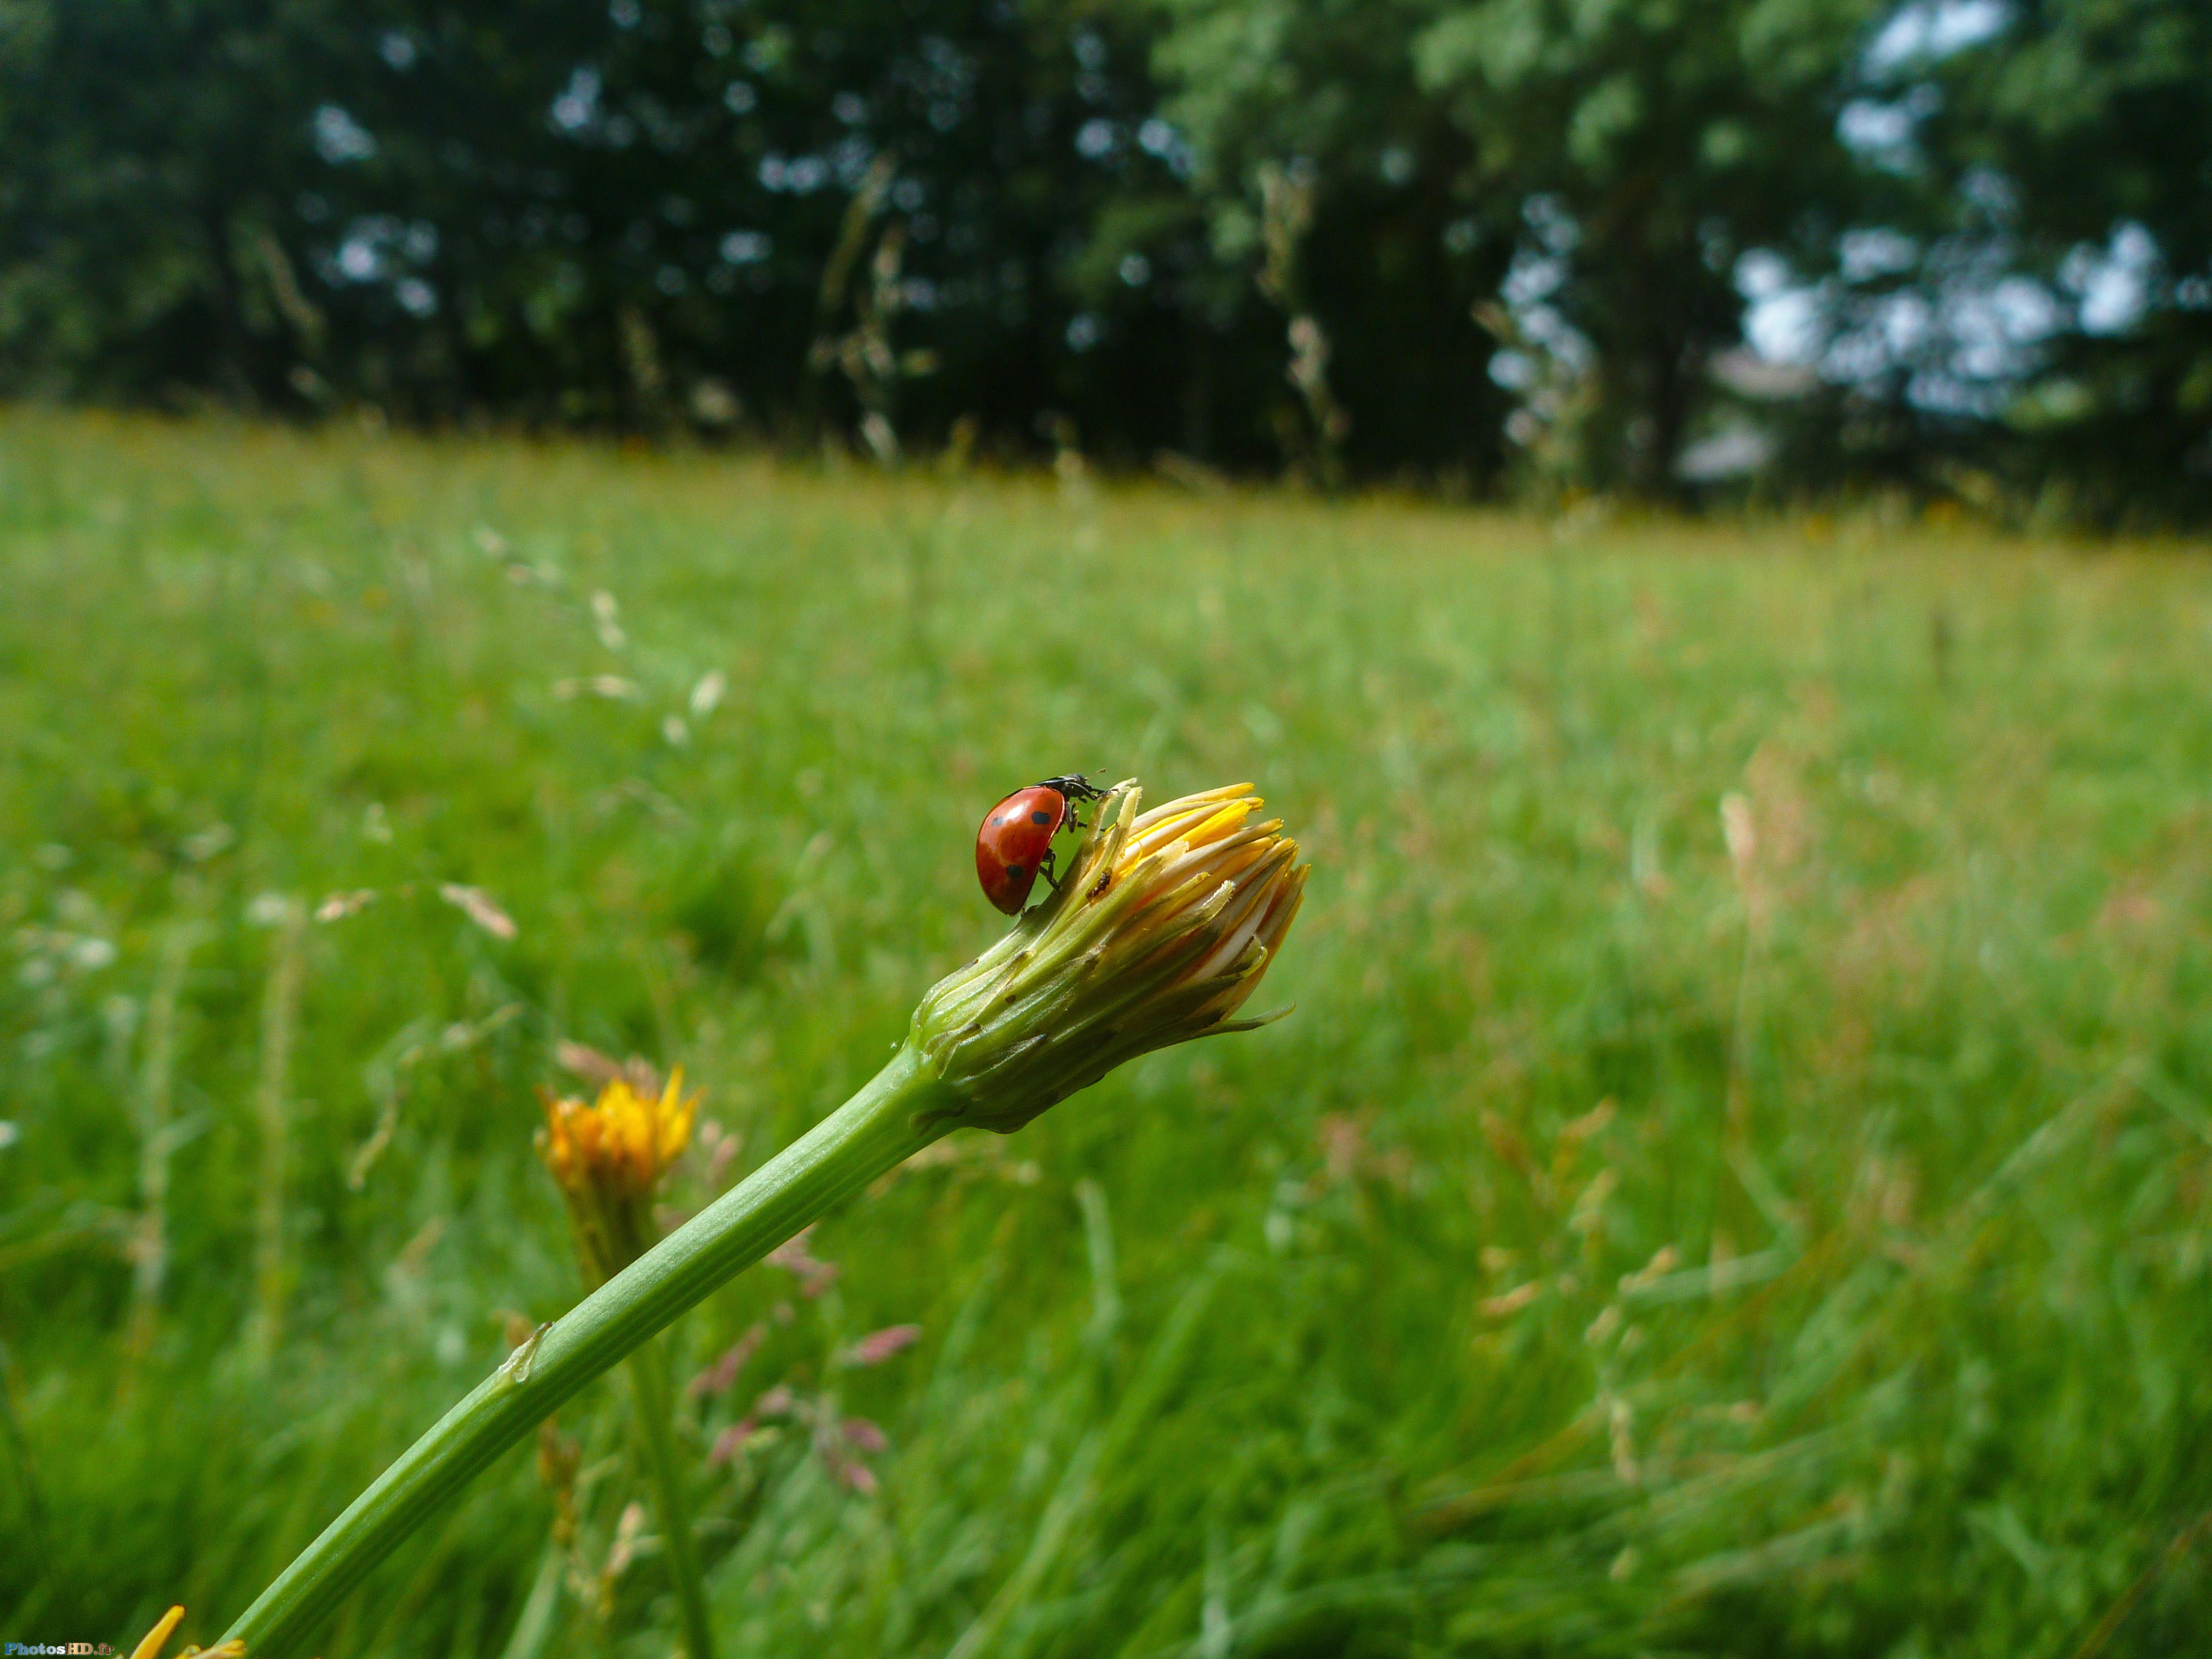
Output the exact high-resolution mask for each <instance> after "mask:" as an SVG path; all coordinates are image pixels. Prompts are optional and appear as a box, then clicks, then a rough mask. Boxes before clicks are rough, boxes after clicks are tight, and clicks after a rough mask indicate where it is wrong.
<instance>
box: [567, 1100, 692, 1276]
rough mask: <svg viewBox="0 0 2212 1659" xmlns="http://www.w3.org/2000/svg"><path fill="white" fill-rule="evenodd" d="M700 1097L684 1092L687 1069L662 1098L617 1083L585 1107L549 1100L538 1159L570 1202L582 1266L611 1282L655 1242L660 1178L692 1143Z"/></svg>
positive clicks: (579, 1102)
mask: <svg viewBox="0 0 2212 1659" xmlns="http://www.w3.org/2000/svg"><path fill="white" fill-rule="evenodd" d="M698 1110H699V1094H698V1091H696V1090H695V1091H693V1092H692V1093H691V1094H690V1095H688V1096H687V1095H685V1094H684V1068H683V1067H682V1066H678V1067H677V1068H676V1069H675V1070H674V1071H673V1072H671V1073H669V1077H668V1084H667V1086H666V1087H665V1088H664V1089H663V1090H662V1091H660V1093H659V1096H658V1097H655V1096H654V1095H653V1093H652V1092H651V1091H649V1090H640V1089H637V1088H635V1087H634V1086H633V1085H631V1084H630V1082H629V1080H628V1079H623V1078H616V1079H613V1080H612V1081H611V1082H609V1083H608V1084H607V1085H606V1086H605V1088H603V1089H601V1090H600V1091H599V1098H598V1099H597V1100H596V1101H593V1102H592V1103H590V1104H588V1105H587V1104H586V1103H584V1102H583V1101H580V1100H567V1099H560V1098H556V1097H553V1096H550V1095H549V1096H548V1097H546V1100H545V1127H544V1128H543V1129H541V1130H539V1131H538V1156H539V1157H541V1158H544V1160H545V1167H546V1168H547V1169H548V1170H551V1171H552V1174H553V1179H554V1181H555V1182H556V1183H557V1184H558V1185H559V1187H560V1188H561V1194H562V1197H563V1198H565V1199H566V1200H568V1214H569V1218H570V1220H571V1222H572V1223H573V1224H574V1229H575V1232H576V1242H577V1246H578V1249H579V1250H580V1253H581V1254H582V1255H583V1258H584V1263H585V1266H586V1268H587V1269H589V1270H590V1271H591V1272H592V1273H593V1274H594V1275H595V1276H596V1277H599V1278H601V1279H611V1278H612V1277H613V1276H614V1275H615V1274H616V1273H619V1272H621V1271H622V1269H623V1267H627V1266H629V1263H630V1262H631V1261H635V1259H636V1258H637V1257H638V1255H641V1253H642V1252H643V1250H644V1249H645V1248H646V1246H647V1244H649V1243H651V1242H652V1219H651V1215H650V1211H649V1205H650V1201H651V1200H652V1196H653V1189H654V1188H656V1187H658V1186H659V1184H660V1180H661V1177H662V1176H665V1175H666V1174H667V1173H668V1170H669V1168H670V1166H671V1165H672V1164H674V1163H675V1162H676V1160H677V1159H678V1158H680V1157H682V1156H683V1153H684V1148H685V1147H686V1146H690V1144H691V1124H692V1121H693V1120H694V1119H695V1118H696V1116H697V1115H698Z"/></svg>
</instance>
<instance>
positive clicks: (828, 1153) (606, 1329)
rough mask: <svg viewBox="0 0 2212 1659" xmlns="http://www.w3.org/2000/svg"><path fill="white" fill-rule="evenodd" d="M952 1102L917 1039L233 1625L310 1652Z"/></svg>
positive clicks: (484, 1401)
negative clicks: (355, 1604) (548, 1438)
mask: <svg viewBox="0 0 2212 1659" xmlns="http://www.w3.org/2000/svg"><path fill="white" fill-rule="evenodd" d="M956 1110H957V1102H956V1101H955V1100H953V1099H952V1098H951V1091H950V1090H948V1089H947V1088H946V1087H945V1085H943V1084H941V1083H939V1081H938V1080H937V1079H936V1078H935V1076H934V1075H933V1073H931V1071H930V1070H929V1068H928V1067H927V1065H925V1063H924V1062H923V1061H922V1060H921V1056H920V1055H919V1054H916V1053H915V1051H914V1049H913V1048H910V1047H908V1048H901V1049H900V1050H899V1051H898V1053H897V1054H895V1055H893V1056H892V1058H891V1062H890V1065H888V1066H884V1069H883V1070H882V1071H881V1072H878V1073H877V1074H876V1075H875V1077H874V1078H873V1079H871V1080H870V1081H869V1082H868V1084H867V1085H866V1086H865V1087H863V1088H862V1089H861V1090H860V1092H859V1093H858V1094H856V1095H854V1097H852V1098H851V1099H850V1100H848V1101H847V1102H846V1103H844V1104H843V1105H842V1106H841V1107H839V1108H838V1109H836V1111H835V1112H832V1113H831V1114H830V1115H829V1116H828V1117H826V1118H824V1119H823V1121H821V1122H820V1123H818V1124H817V1125H815V1127H813V1128H812V1129H811V1130H810V1131H808V1132H807V1133H806V1134H805V1135H804V1136H802V1137H801V1138H800V1139H798V1140H796V1141H794V1142H793V1144H792V1145H791V1146H787V1147H786V1148H785V1149H784V1150H783V1151H782V1152H780V1153H778V1154H777V1155H776V1156H775V1158H771V1159H770V1160H769V1162H768V1163H766V1164H763V1165H762V1166H761V1167H760V1168H759V1169H758V1170H755V1171H754V1172H753V1173H752V1174H751V1175H750V1176H747V1177H746V1178H745V1180H744V1181H743V1182H739V1183H738V1185H737V1186H736V1187H734V1188H732V1189H731V1190H730V1191H728V1192H727V1193H725V1194H723V1195H722V1196H721V1197H720V1198H719V1199H717V1200H715V1201H714V1203H713V1204H711V1205H709V1206H708V1207H707V1208H706V1209H704V1210H702V1211H701V1212H699V1213H698V1214H697V1215H696V1216H694V1217H692V1218H691V1219H690V1221H688V1222H686V1223H685V1224H684V1225H683V1226H682V1227H679V1228H678V1229H677V1231H674V1232H673V1233H671V1234H670V1235H669V1236H668V1237H666V1238H665V1239H663V1240H662V1241H661V1242H660V1243H659V1244H658V1245H656V1246H654V1247H653V1249H651V1250H649V1251H647V1253H646V1254H645V1255H642V1256H641V1257H639V1258H638V1260H637V1261H634V1262H632V1263H631V1264H630V1265H629V1267H625V1268H624V1269H623V1271H622V1272H621V1273H617V1275H616V1276H615V1277H614V1278H612V1279H609V1280H608V1281H607V1282H606V1283H605V1285H601V1286H600V1287H599V1289H598V1290H597V1291H593V1292H592V1294H591V1295H590V1296H588V1297H585V1299H584V1300H583V1301H581V1302H580V1303H578V1304H576V1306H575V1307H574V1308H573V1309H571V1310H569V1311H568V1314H567V1315H566V1316H563V1317H562V1319H560V1320H559V1321H558V1322H556V1323H554V1324H553V1325H551V1326H549V1327H548V1328H546V1329H545V1330H544V1332H542V1333H541V1334H540V1335H539V1336H538V1339H536V1340H535V1342H534V1345H532V1346H529V1347H526V1348H525V1349H522V1350H518V1351H517V1352H516V1354H515V1356H514V1358H512V1359H510V1360H509V1362H508V1363H507V1364H506V1365H503V1366H501V1368H500V1370H498V1371H496V1372H495V1373H494V1374H493V1375H492V1376H489V1377H488V1378H486V1379H485V1380H484V1381H483V1383H480V1384H478V1385H477V1388H476V1389H475V1390H474V1391H473V1392H472V1393H471V1394H470V1395H469V1396H468V1397H467V1398H466V1399H465V1400H463V1401H461V1402H460V1404H459V1405H458V1406H455V1407H453V1409H452V1410H451V1411H449V1412H447V1413H446V1415H445V1416H444V1417H443V1418H441V1419H439V1421H438V1422H437V1423H436V1425H434V1426H433V1427H432V1428H431V1429H430V1431H429V1432H428V1433H427V1434H425V1435H424V1436H423V1437H422V1438H421V1439H420V1440H417V1441H416V1443H414V1444H413V1445H412V1446H410V1447H409V1448H408V1449H406V1450H405V1451H404V1452H402V1453H401V1454H400V1455H399V1456H398V1459H397V1460H395V1461H394V1462H392V1466H391V1467H390V1468H387V1469H386V1470H385V1472H384V1473H383V1474H380V1475H379V1476H378V1477H377V1478H376V1480H375V1481H374V1482H373V1483H372V1484H371V1485H370V1486H369V1488H368V1491H366V1492H362V1495H361V1496H360V1497H358V1498H356V1499H354V1501H353V1503H352V1504H350V1505H349V1506H348V1507H347V1509H346V1510H345V1512H344V1513H343V1515H341V1516H338V1518H337V1520H335V1521H333V1522H331V1524H330V1525H329V1526H328V1527H326V1528H324V1530H323V1533H322V1535H321V1536H320V1537H319V1538H317V1539H316V1540H315V1541H314V1542H313V1543H312V1544H310V1545H308V1546H307V1548H306V1549H305V1550H303V1551H301V1553H300V1555H299V1557H298V1559H295V1561H294V1562H293V1563H292V1565H290V1566H289V1567H287V1568H285V1569H284V1571H283V1572H282V1573H281V1574H279V1575H278V1577H277V1578H276V1582H275V1583H272V1584H271V1585H270V1586H269V1588H268V1589H265V1590H264V1591H263V1592H262V1593H261V1595H260V1598H259V1599H258V1600H257V1601H255V1602H254V1603H253V1605H252V1607H248V1608H247V1609H246V1612H245V1613H244V1614H243V1616H241V1617H240V1619H239V1620H238V1621H237V1622H236V1623H235V1624H234V1625H233V1626H231V1627H230V1628H229V1629H228V1631H226V1632H224V1633H223V1634H224V1639H225V1640H226V1641H228V1640H230V1639H232V1638H236V1639H238V1640H240V1641H242V1642H244V1643H245V1644H246V1650H247V1652H248V1653H249V1654H251V1655H252V1656H253V1659H283V1656H284V1655H286V1654H289V1653H293V1652H305V1651H306V1648H305V1643H306V1640H307V1637H308V1636H309V1634H310V1633H311V1632H312V1631H313V1626H314V1625H315V1623H316V1621H317V1620H319V1619H321V1618H322V1617H323V1616H324V1615H325V1613H329V1612H330V1610H331V1608H332V1607H334V1606H335V1605H336V1604H337V1601H338V1600H339V1598H340V1597H342V1596H343V1595H345V1593H346V1592H347V1591H348V1590H349V1589H352V1588H353V1587H354V1586H355V1585H356V1584H357V1583H360V1582H361V1580H362V1577H363V1576H364V1575H365V1574H366V1573H368V1571H369V1570H370V1569H371V1568H372V1567H374V1566H375V1565H376V1564H377V1563H378V1562H380V1561H381V1560H382V1559H384V1558H385V1557H386V1555H388V1554H390V1553H392V1550H393V1549H394V1548H396V1547H398V1545H399V1544H400V1543H401V1542H402V1541H404V1540H405V1539H406V1537H407V1536H408V1535H409V1534H410V1533H412V1532H413V1531H414V1530H415V1529H416V1528H417V1527H419V1526H421V1525H422V1523H423V1522H424V1521H426V1520H427V1519H428V1518H429V1516H431V1515H432V1514H433V1513H434V1512H435V1511H436V1510H438V1509H439V1508H440V1507H441V1505H443V1504H445V1503H447V1501H448V1500H449V1499H451V1498H453V1496H454V1494H455V1493H457V1492H459V1491H460V1489H461V1488H462V1487H463V1486H466V1485H467V1484H468V1483H469V1481H470V1480H472V1479H473V1478H474V1477H475V1476H477V1474H481V1473H482V1472H483V1469H484V1468H486V1467H487V1466H489V1464H490V1463H491V1462H492V1461H493V1460H494V1459H495V1458H496V1457H497V1456H498V1455H500V1454H501V1452H503V1451H505V1450H506V1449H507V1448H508V1447H510V1446H512V1445H513V1444H514V1443H516V1442H517V1441H519V1440H520V1439H522V1438H523V1437H525V1436H526V1435H527V1434H529V1433H530V1432H531V1431H532V1429H534V1428H536V1427H537V1425H538V1424H539V1423H541V1422H543V1421H544V1419H545V1418H546V1417H547V1416H548V1415H550V1413H552V1412H553V1411H554V1410H555V1409H556V1408H557V1407H559V1406H560V1405H561V1403H562V1401H566V1400H567V1399H568V1398H569V1397H570V1396H571V1395H574V1394H575V1393H576V1392H577V1390H579V1389H581V1388H582V1387H583V1386H584V1385H585V1384H586V1383H589V1382H591V1381H592V1378H594V1377H596V1376H599V1374H600V1373H601V1372H603V1371H605V1370H608V1369H609V1368H610V1367H611V1366H613V1365H615V1364H617V1363H618V1362H619V1361H621V1360H622V1359H623V1358H624V1357H626V1356H627V1355H629V1354H630V1353H632V1352H635V1350H636V1349H637V1348H638V1347H639V1346H640V1345H641V1344H642V1343H644V1342H645V1341H647V1340H648V1339H650V1338H651V1337H653V1335H654V1334H656V1333H658V1332H659V1331H660V1330H661V1329H662V1328H665V1326H667V1325H668V1324H669V1322H671V1321H672V1320H674V1319H675V1318H676V1317H677V1316H678V1315H680V1314H682V1313H683V1312H684V1310H686V1309H688V1308H690V1307H692V1306H694V1305H696V1304H697V1303H698V1302H699V1301H700V1300H701V1299H702V1298H703V1297H705V1296H707V1294H708V1292H709V1291H713V1290H714V1289H715V1288H716V1287H717V1286H718V1285H721V1284H723V1283H724V1282H725V1281H726V1280H727V1279H730V1278H731V1277H732V1275H734V1274H736V1273H739V1272H741V1271H742V1270H743V1269H744V1268H746V1267H750V1266H752V1264H753V1263H754V1262H756V1261H759V1260H760V1259H761V1258H762V1257H763V1256H764V1255H767V1254H768V1253H769V1251H770V1250H772V1249H775V1247H776V1246H777V1245H779V1244H781V1243H783V1242H784V1241H785V1240H786V1239H787V1238H789V1237H791V1236H792V1235H793V1233H796V1232H797V1231H799V1229H800V1228H802V1227H804V1226H805V1225H807V1224H808V1223H809V1222H811V1221H813V1220H816V1219H817V1218H819V1217H820V1216H821V1215H822V1214H823V1212H825V1211H827V1210H829V1208H830V1207H831V1206H833V1205H835V1204H836V1203H837V1202H838V1201H839V1200H841V1199H844V1198H847V1197H849V1196H850V1195H851V1194H854V1193H856V1192H858V1191H860V1189H861V1188H864V1187H866V1185H867V1184H868V1183H869V1182H872V1181H873V1180H874V1179H875V1178H876V1177H877V1176H879V1175H882V1174H883V1173H884V1171H885V1170H890V1169H892V1168H894V1167H895V1166H896V1165H897V1164H900V1163H902V1162H903V1161H904V1160H905V1159H906V1158H908V1157H909V1156H910V1155H912V1154H913V1153H915V1152H919V1151H921V1148H922V1147H924V1146H927V1145H928V1144H929V1143H930V1142H931V1141H932V1140H934V1139H937V1137H938V1136H939V1134H940V1133H943V1129H942V1128H941V1127H916V1126H917V1125H918V1124H921V1125H929V1124H932V1123H933V1122H936V1121H938V1120H939V1119H940V1118H941V1117H942V1116H945V1115H951V1113H953V1112H954V1111H956Z"/></svg>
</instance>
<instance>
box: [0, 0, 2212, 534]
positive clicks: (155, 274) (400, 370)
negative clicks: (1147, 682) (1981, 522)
mask: <svg viewBox="0 0 2212 1659" xmlns="http://www.w3.org/2000/svg"><path fill="white" fill-rule="evenodd" d="M0 392H5V393H9V394H13V395H33V396H61V397H73V398H102V399H114V400H157V401H179V400H190V399H192V398H205V397H208V396H210V395H212V396H216V397H220V398H224V399H227V400H231V401H234V402H236V403H238V404H244V405H246V406H249V407H253V408H258V409H262V410H289V411H296V412H298V413H301V414H310V413H313V412H314V411H317V410H325V409H330V408H334V407H343V406H346V405H349V404H357V403H363V402H368V403H373V404H376V405H378V406H379V407H381V408H383V409H385V410H388V411H390V412H391V413H392V415H393V416H395V417H397V418H402V419H407V420H411V421H419V422H434V423H435V422H450V421H457V420H462V419H469V418H474V417H477V416H491V417H494V418H498V419H502V420H519V421H522V422H530V423H561V424H575V425H588V426H597V427H607V428H623V429H667V428H680V427H689V428H697V429H701V430H703V431H706V432H710V433H725V432H726V433H732V434H741V435H752V436H763V435H764V436H768V437H770V438H773V439H775V440H778V441H795V442H805V443H811V442H815V441H821V440H823V439H824V438H834V439H835V440H836V441H844V442H848V443H851V444H854V445H856V446H860V447H866V448H869V449H872V450H873V451H875V452H876V453H878V454H880V455H882V456H884V457H886V458H888V457H890V456H893V455H896V454H897V453H902V452H904V451H907V450H911V449H914V448H915V447H925V448H927V447H937V446H940V445H945V444H954V445H960V446H965V445H969V444H971V443H975V442H978V441H980V442H981V443H983V444H985V445H987V446H989V447H996V448H999V449H1001V450H1005V449H1023V450H1030V449H1036V448H1039V447H1053V446H1079V447H1081V448H1082V449H1084V450H1085V451H1086V452H1089V453H1096V454H1099V455H1102V456H1103V457H1106V458H1108V459H1111V460H1114V461H1115V462H1118V463H1121V464H1124V465H1127V464H1137V463H1143V462H1146V461H1148V460H1150V459H1153V458H1155V457H1159V456H1162V455H1164V456H1165V457H1166V459H1165V461H1164V464H1165V465H1169V466H1170V468H1172V469H1179V470H1184V471H1187V473H1188V476H1191V477H1200V476H1202V475H1203V472H1204V470H1205V469H1206V468H1225V469H1232V470H1240V471H1243V470H1261V469H1273V468H1286V469H1290V470H1293V471H1297V472H1299V473H1302V474H1304V476H1307V477H1310V478H1313V479H1316V480H1317V481H1322V482H1333V481H1334V480H1336V479H1339V478H1343V477H1380V476H1410V477H1419V478H1423V479H1425V480H1429V481H1434V482H1442V483H1448V484H1450V485H1453V486H1455V487H1459V488H1464V489H1476V490H1492V489H1506V488H1516V487H1517V488H1522V489H1539V490H1551V491H1556V490H1565V489H1623V490H1630V491H1634V492H1638V493H1641V494H1645V495H1695V494H1698V493H1700V492H1707V491H1712V490H1740V489H1753V490H1765V491H1796V490H1806V489H1825V488H1831V487H1838V486H1851V485H1855V484H1859V483H1866V482H1868V481H1888V482H1894V483H1902V484H1905V485H1906V486H1909V487H1912V488H1916V489H1941V490H1948V491H1952V492H1954V493H1957V494H1960V495H1966V496H1967V497H1969V498H1972V499H1975V500H1976V501H1980V502H1984V503H1999V502H2002V503H2010V504H2015V505H2017V504H2021V503H2032V504H2035V505H2039V506H2041V507H2045V508H2046V509H2056V510H2059V511H2063V512H2064V513H2068V514H2070V515H2088V516H2096V517H2102V518H2105V519H2107V520H2136V519H2149V518H2154V517H2172V516H2176V515H2191V514H2199V515H2201V514H2203V513H2205V512H2206V511H2207V509H2208V508H2212V7H2208V6H2206V5H2205V4H2204V3H2203V0H1906V3H1903V4H1899V3H1898V0H1152V3H1136V0H808V3H793V0H611V3H608V4H604V5H602V4H601V3H599V0H562V3H557V4H556V3H550V0H502V3H499V4H489V3H465V0H0Z"/></svg>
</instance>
